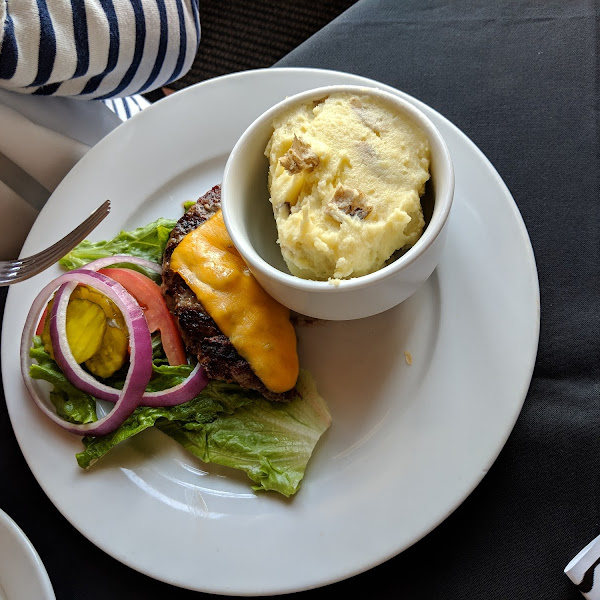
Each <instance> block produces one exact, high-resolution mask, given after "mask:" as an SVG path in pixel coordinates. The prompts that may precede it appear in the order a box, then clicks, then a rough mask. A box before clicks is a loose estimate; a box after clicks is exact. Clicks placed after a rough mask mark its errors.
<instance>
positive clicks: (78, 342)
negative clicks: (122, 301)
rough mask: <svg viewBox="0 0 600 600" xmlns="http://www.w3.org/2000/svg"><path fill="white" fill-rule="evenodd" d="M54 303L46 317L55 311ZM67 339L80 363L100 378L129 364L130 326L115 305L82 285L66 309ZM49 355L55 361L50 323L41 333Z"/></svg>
mask: <svg viewBox="0 0 600 600" xmlns="http://www.w3.org/2000/svg"><path fill="white" fill-rule="evenodd" d="M52 303H53V300H51V301H50V302H49V303H48V311H47V314H48V315H49V314H50V311H51V310H52ZM67 339H68V340H69V346H70V348H71V352H73V356H74V357H75V360H76V361H77V362H78V363H85V366H86V367H87V368H88V369H89V370H90V372H91V373H93V374H94V375H96V376H98V377H110V376H111V375H112V374H113V373H115V372H116V371H118V370H119V369H120V368H121V367H122V366H123V365H124V364H125V362H126V361H127V359H128V356H129V353H128V349H129V336H128V333H127V325H126V324H125V319H124V318H123V315H122V314H121V311H120V310H119V309H118V308H117V306H116V304H115V303H114V302H113V301H112V300H110V299H109V298H107V297H106V296H105V295H104V294H101V293H100V292H98V291H96V290H94V289H92V288H88V287H86V286H83V285H80V286H77V288H75V290H73V293H72V294H71V297H70V298H69V304H68V306H67ZM42 342H43V344H44V348H45V350H46V352H48V353H49V354H50V356H52V357H53V358H54V353H53V351H52V341H51V339H50V319H48V318H46V322H45V323H44V330H43V332H42Z"/></svg>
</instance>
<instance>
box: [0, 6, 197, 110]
mask: <svg viewBox="0 0 600 600" xmlns="http://www.w3.org/2000/svg"><path fill="white" fill-rule="evenodd" d="M199 41H200V18H199V14H198V0H0V87H2V88H4V89H8V90H12V91H15V92H22V93H29V94H37V95H57V96H73V97H79V98H82V99H101V100H104V99H107V98H116V97H120V98H124V97H127V96H132V95H134V94H139V93H142V92H148V91H151V90H153V89H157V88H159V87H161V86H164V85H166V84H168V83H169V82H171V81H175V80H176V79H178V78H179V77H181V76H182V75H183V74H184V73H185V72H186V71H188V70H189V68H190V67H191V65H192V62H193V60H194V57H195V55H196V52H197V49H198V43H199Z"/></svg>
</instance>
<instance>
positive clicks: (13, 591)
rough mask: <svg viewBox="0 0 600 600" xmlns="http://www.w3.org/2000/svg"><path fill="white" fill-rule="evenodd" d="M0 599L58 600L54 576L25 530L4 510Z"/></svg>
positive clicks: (0, 533) (0, 525)
mask: <svg viewBox="0 0 600 600" xmlns="http://www.w3.org/2000/svg"><path fill="white" fill-rule="evenodd" d="M0 557H2V558H0V600H11V599H12V598H35V599H36V600H54V599H55V596H54V591H53V589H52V584H51V583H50V578H49V577H48V573H46V569H45V568H44V565H43V563H42V560H41V559H40V557H39V555H38V553H37V551H36V549H35V548H34V547H33V545H32V543H31V542H30V541H29V539H28V538H27V536H26V535H25V533H24V532H23V530H22V529H21V528H20V527H19V526H18V525H17V524H16V523H15V522H14V521H13V520H12V518H11V517H9V516H8V515H7V514H6V513H5V512H4V511H3V510H0Z"/></svg>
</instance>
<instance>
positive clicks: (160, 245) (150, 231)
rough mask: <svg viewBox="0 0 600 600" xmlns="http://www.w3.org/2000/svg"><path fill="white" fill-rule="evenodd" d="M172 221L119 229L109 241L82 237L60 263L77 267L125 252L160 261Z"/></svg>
mask: <svg viewBox="0 0 600 600" xmlns="http://www.w3.org/2000/svg"><path fill="white" fill-rule="evenodd" d="M175 224H176V221H173V220H169V219H162V218H161V219H157V220H156V221H154V222H152V223H149V224H148V225H145V226H144V227H138V228H137V229H134V230H133V231H121V233H119V235H117V236H116V237H115V238H114V239H112V240H107V241H101V242H90V241H89V240H84V241H83V242H81V243H80V244H79V245H78V246H76V247H75V248H74V249H73V250H71V252H69V253H68V254H67V255H66V256H63V258H61V259H60V261H59V264H60V265H61V266H62V267H64V268H65V269H67V270H71V269H79V268H80V267H82V266H83V265H86V264H87V263H89V262H91V261H92V260H96V259H97V258H104V257H105V256H114V255H115V254H127V255H130V256H137V257H138V258H146V259H148V260H151V261H154V262H157V263H160V262H161V261H162V255H163V252H164V250H165V246H166V245H167V241H168V240H169V234H170V233H171V230H172V229H173V227H175Z"/></svg>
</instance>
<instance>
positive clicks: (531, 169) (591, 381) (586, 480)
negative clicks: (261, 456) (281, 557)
mask: <svg viewBox="0 0 600 600" xmlns="http://www.w3.org/2000/svg"><path fill="white" fill-rule="evenodd" d="M599 12H600V11H599V9H598V5H597V3H595V2H593V1H592V0H567V1H565V0H549V1H542V0H538V1H534V0H498V1H496V2H484V1H480V2H477V1H475V0H457V1H454V2H448V1H447V0H446V1H441V0H360V1H359V2H358V3H357V4H355V5H354V6H353V7H351V8H350V9H349V10H348V11H347V12H345V13H344V14H342V15H341V16H340V17H338V18H337V19H336V20H334V21H333V22H332V23H331V24H329V25H328V26H326V27H325V28H324V29H322V30H321V31H320V32H318V33H317V34H316V35H315V36H313V37H312V38H310V39H309V40H308V41H306V42H305V43H303V44H302V45H300V46H299V47H298V48H297V49H296V50H294V51H293V52H291V53H290V54H289V55H288V56H286V57H285V58H284V59H283V60H282V61H280V62H279V63H278V65H279V66H300V67H320V68H329V69H336V70H341V71H347V72H350V73H356V74H359V75H363V76H366V77H370V78H373V79H376V80H379V81H381V82H383V83H386V84H389V85H391V86H394V87H396V88H397V89H400V90H402V91H404V92H407V93H408V94H411V95H412V96H414V97H416V98H418V99H420V100H422V101H423V102H425V103H426V104H428V105H429V106H431V107H433V108H434V109H436V110H437V111H439V112H440V113H441V114H442V115H444V116H445V117H447V118H448V119H449V120H450V121H452V122H453V123H454V124H455V125H456V126H457V127H459V128H460V129H461V130H462V131H463V132H464V133H466V135H467V136H469V137H470V138H471V139H472V140H473V141H474V142H475V144H477V146H478V147H479V148H480V149H481V150H482V151H483V152H484V154H485V155H486V156H487V157H488V158H489V159H490V161H491V162H492V164H493V165H494V166H495V167H496V169H497V170H498V172H499V174H500V176H501V177H502V178H503V180H504V181H505V183H506V184H507V186H508V188H509V189H510V191H511V193H512V195H513V197H514V199H515V202H516V204H517V206H518V208H519V210H520V212H521V214H522V216H523V219H524V221H525V224H526V226H527V229H528V232H529V235H530V238H531V242H532V245H533V249H534V253H535V257H536V262H537V267H538V273H539V281H540V292H541V315H542V317H541V333H540V343H539V349H538V357H537V361H536V365H535V370H534V375H533V380H532V382H531V386H530V389H529V392H528V395H527V398H526V400H525V403H524V406H523V410H522V412H521V415H520V417H519V419H518V421H517V423H516V426H515V428H514V430H513V432H512V434H511V436H510V438H509V440H508V442H507V444H506V446H505V447H504V449H503V450H502V452H501V454H500V456H499V457H498V459H497V460H496V462H495V463H494V465H493V467H492V468H491V469H490V471H489V473H488V474H487V475H486V476H485V478H484V479H483V481H482V482H481V483H480V485H479V486H478V487H477V488H476V489H475V491H474V492H473V493H472V494H471V495H470V496H469V497H468V498H467V499H466V501H465V502H464V503H463V504H462V505H461V506H460V507H459V508H458V509H457V510H456V511H455V512H454V513H453V514H452V515H450V517H448V518H447V519H446V520H445V521H444V522H443V523H442V524H441V525H440V526H438V527H437V528H436V529H435V530H434V531H433V532H431V533H430V534H429V535H427V536H426V537H425V538H424V539H422V540H421V541H419V542H417V543H416V544H415V545H414V546H412V547H411V548H409V549H408V550H406V551H405V552H403V553H402V554H400V555H398V556H397V557H395V558H393V559H391V560H389V561H388V562H386V563H384V564H382V565H380V566H378V567H376V568H374V569H372V570H370V571H367V572H365V573H362V574H359V575H357V576H355V577H353V578H351V579H348V580H345V581H342V582H340V583H337V584H334V585H331V586H327V587H325V588H320V589H316V590H312V591H307V592H300V593H299V594H298V595H299V596H300V597H308V598H310V597H313V598H317V597H326V596H328V595H330V594H332V593H342V594H359V593H360V594H369V595H372V596H375V597H384V598H388V597H389V598H392V597H394V598H407V599H412V598H423V599H428V600H431V599H437V598H439V599H444V600H451V599H467V598H469V599H471V598H485V599H486V600H495V599H497V600H506V599H509V598H510V599H530V598H536V599H537V598H539V599H544V600H568V599H573V600H576V599H577V598H581V597H582V596H581V595H580V593H579V592H578V590H577V589H576V588H575V586H573V585H572V584H571V582H570V581H569V580H568V578H567V577H566V576H565V575H564V573H563V569H564V567H565V566H566V564H567V563H568V562H569V560H570V559H571V558H572V557H573V556H574V555H575V554H576V553H577V552H578V551H579V550H580V549H581V548H582V547H583V546H584V545H585V544H587V543H588V542H589V541H590V540H591V539H592V538H594V537H595V536H597V535H599V534H600V514H599V513H600V511H599V507H600V494H599V492H600V489H599V473H600V435H599V434H600V301H599V290H600V266H599V265H600V256H599V255H600V233H599V232H600V197H599V195H598V191H599V190H598V178H597V177H598V176H597V173H598V167H599V165H598V162H599V158H598V156H599V155H598V76H597V68H598V44H599V38H598V22H599V18H600V17H599ZM498 251H499V252H501V251H502V248H499V249H498ZM3 298H4V294H2V299H3ZM0 467H1V469H2V478H1V480H0V507H1V508H2V509H4V510H5V511H7V512H8V513H9V514H10V515H11V516H12V517H13V518H14V519H15V520H16V521H17V522H18V523H19V525H20V526H21V527H22V528H23V529H24V531H25V533H26V534H27V535H28V536H29V538H30V539H31V541H32V542H33V544H34V545H35V547H36V549H37V550H38V552H39V554H40V556H41V558H42V560H43V562H44V564H45V566H46V568H47V570H48V572H49V575H50V578H51V580H52V583H53V585H54V587H55V591H56V595H57V598H58V599H59V600H70V599H76V598H77V599H78V598H81V599H86V600H87V599H89V600H96V599H100V598H102V599H105V598H119V599H120V598H127V599H137V598H140V599H141V598H149V597H165V598H172V599H180V598H181V599H183V598H192V597H201V596H203V594H195V593H193V592H190V591H187V590H182V589H179V588H174V587H171V586H169V585H167V584H164V583H161V582H158V581H155V580H153V579H151V578H149V577H146V576H144V575H141V574H139V573H137V572H135V571H133V570H131V569H129V568H128V567H126V566H124V565H122V564H120V563H119V562H117V561H116V560H114V559H113V558H111V557H110V556H107V555H106V554H104V553H103V552H102V551H100V550H99V549H98V548H96V547H95V546H94V545H93V544H91V543H90V542H89V541H88V540H87V539H85V538H84V537H83V536H82V535H81V534H80V533H79V532H78V531H76V530H75V529H74V528H73V527H72V526H71V525H70V524H69V523H68V522H67V521H66V520H65V518H64V517H62V515H60V514H59V513H58V511H57V510H56V509H55V508H54V506H53V505H52V504H51V503H50V501H49V500H48V499H47V497H46V496H45V494H44V493H43V492H42V490H41V488H40V487H39V485H38V484H37V482H36V481H35V479H34V478H33V476H32V475H31V472H30V470H29V468H28V466H27V464H26V463H25V461H24V459H23V457H22V454H21V451H20V449H19V447H18V445H17V443H16V440H15V438H14V434H13V432H12V429H11V425H10V421H9V418H8V414H7V411H6V407H5V405H4V403H1V404H0ZM0 560H1V557H0ZM265 560H266V561H268V560H269V557H268V556H265ZM232 577H235V565H232ZM27 600H28V599H27Z"/></svg>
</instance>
